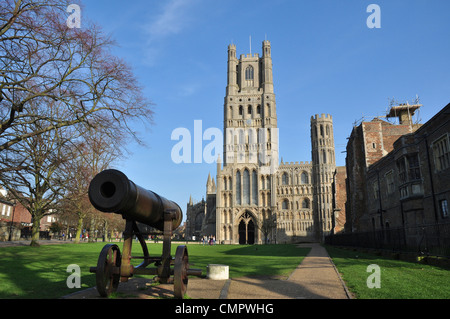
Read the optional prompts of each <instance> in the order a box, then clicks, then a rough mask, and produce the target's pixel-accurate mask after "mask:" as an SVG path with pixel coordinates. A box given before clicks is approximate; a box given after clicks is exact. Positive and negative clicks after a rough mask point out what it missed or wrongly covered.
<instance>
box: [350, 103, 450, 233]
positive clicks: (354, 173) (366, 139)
mask: <svg viewBox="0 0 450 319" xmlns="http://www.w3.org/2000/svg"><path fill="white" fill-rule="evenodd" d="M419 107H420V105H409V104H405V105H400V106H397V107H394V108H392V109H391V110H390V113H389V114H388V116H396V117H398V118H399V124H391V123H388V122H386V121H383V120H380V119H374V120H373V121H371V122H362V123H361V124H360V125H359V126H357V127H354V129H353V131H352V134H351V136H350V139H349V141H348V144H347V158H346V165H347V203H346V206H347V210H346V212H347V225H346V230H347V231H372V230H374V231H376V230H383V229H389V228H395V227H403V228H405V229H411V230H412V229H414V232H416V231H417V229H418V228H417V227H416V226H424V225H433V224H441V223H445V222H449V220H450V218H449V210H448V201H449V200H450V123H449V118H450V117H449V116H450V104H448V105H447V106H445V107H444V108H443V109H442V110H441V111H440V112H439V113H437V114H436V115H435V116H434V117H433V118H431V119H430V120H429V121H428V122H426V123H425V124H423V125H417V124H414V123H412V121H411V118H412V115H413V114H414V112H415V111H416V110H417V109H418V108H419ZM406 235H407V236H409V237H410V239H411V238H415V236H416V235H417V234H413V233H411V234H406Z"/></svg>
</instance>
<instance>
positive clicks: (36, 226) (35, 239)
mask: <svg viewBox="0 0 450 319" xmlns="http://www.w3.org/2000/svg"><path fill="white" fill-rule="evenodd" d="M40 226H41V220H40V218H36V217H35V218H33V226H32V228H31V243H30V246H32V247H39V246H40V245H39V231H40Z"/></svg>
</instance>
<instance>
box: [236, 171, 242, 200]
mask: <svg viewBox="0 0 450 319" xmlns="http://www.w3.org/2000/svg"><path fill="white" fill-rule="evenodd" d="M236 204H237V205H241V172H239V171H237V172H236Z"/></svg>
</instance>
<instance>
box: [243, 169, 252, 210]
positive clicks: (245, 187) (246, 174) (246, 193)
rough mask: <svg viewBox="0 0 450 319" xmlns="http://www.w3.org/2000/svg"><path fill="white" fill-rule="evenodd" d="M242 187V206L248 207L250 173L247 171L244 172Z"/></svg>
mask: <svg viewBox="0 0 450 319" xmlns="http://www.w3.org/2000/svg"><path fill="white" fill-rule="evenodd" d="M242 187H243V192H242V195H243V199H244V200H243V204H244V205H250V173H249V171H248V169H246V170H244V179H243V183H242Z"/></svg>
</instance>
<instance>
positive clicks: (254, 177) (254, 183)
mask: <svg viewBox="0 0 450 319" xmlns="http://www.w3.org/2000/svg"><path fill="white" fill-rule="evenodd" d="M252 204H253V205H257V204H258V175H257V174H256V171H253V172H252Z"/></svg>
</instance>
